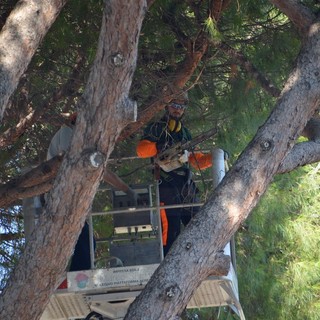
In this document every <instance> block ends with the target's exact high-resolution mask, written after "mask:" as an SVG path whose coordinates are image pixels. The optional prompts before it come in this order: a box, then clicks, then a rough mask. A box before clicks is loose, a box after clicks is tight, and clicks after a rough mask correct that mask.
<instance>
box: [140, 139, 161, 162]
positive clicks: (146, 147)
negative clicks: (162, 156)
mask: <svg viewBox="0 0 320 320" xmlns="http://www.w3.org/2000/svg"><path fill="white" fill-rule="evenodd" d="M136 152H137V155H138V157H140V158H150V157H154V156H155V155H156V154H157V152H158V150H157V144H156V143H155V142H152V141H149V140H146V139H144V140H140V141H139V143H138V145H137V148H136Z"/></svg>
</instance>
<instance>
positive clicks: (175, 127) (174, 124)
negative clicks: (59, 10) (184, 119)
mask: <svg viewBox="0 0 320 320" xmlns="http://www.w3.org/2000/svg"><path fill="white" fill-rule="evenodd" d="M168 129H169V131H170V132H179V131H180V130H181V122H180V121H179V120H174V119H170V120H169V122H168Z"/></svg>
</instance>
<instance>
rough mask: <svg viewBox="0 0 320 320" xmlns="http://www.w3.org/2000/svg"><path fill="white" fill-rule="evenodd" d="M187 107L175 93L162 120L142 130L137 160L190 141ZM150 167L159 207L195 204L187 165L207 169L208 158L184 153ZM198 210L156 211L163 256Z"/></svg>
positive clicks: (183, 96) (185, 100)
mask: <svg viewBox="0 0 320 320" xmlns="http://www.w3.org/2000/svg"><path fill="white" fill-rule="evenodd" d="M187 104H188V95H187V93H186V92H181V93H179V94H178V95H177V96H176V98H175V99H174V100H172V101H171V102H170V103H169V104H168V105H167V106H166V108H165V114H164V116H163V117H162V118H161V119H160V120H159V121H158V122H153V123H151V124H149V125H148V126H147V127H146V129H145V130H144V135H143V137H142V139H141V140H140V141H139V143H138V145H137V150H136V151H137V155H138V156H139V157H140V158H149V157H153V160H155V159H157V155H158V154H159V153H160V152H162V151H164V150H166V149H167V148H169V147H171V146H172V145H174V144H176V143H179V142H182V143H183V142H187V141H189V140H191V139H192V138H191V134H190V132H189V130H188V129H187V128H186V127H185V126H184V125H183V122H182V118H183V115H184V112H185V109H186V107H187ZM154 163H155V172H158V174H157V177H156V179H158V182H159V192H160V203H161V205H173V204H182V203H197V202H199V200H198V196H197V193H198V189H197V187H196V185H195V183H194V181H193V180H192V174H191V171H190V168H189V164H191V165H192V166H193V167H194V168H196V169H201V170H202V169H206V168H208V167H211V165H212V156H211V154H204V153H201V152H189V150H184V152H183V154H179V155H176V156H175V157H173V158H171V159H166V160H165V161H162V162H161V161H154ZM198 210H199V207H197V206H194V207H188V208H174V209H161V210H160V214H161V222H162V240H163V251H164V255H166V254H167V252H168V250H169V249H170V247H171V245H172V243H173V242H174V241H175V239H176V238H177V237H178V235H179V233H180V226H181V222H182V223H183V225H187V224H188V222H189V221H190V219H191V218H192V216H193V215H194V214H196V213H197V212H198Z"/></svg>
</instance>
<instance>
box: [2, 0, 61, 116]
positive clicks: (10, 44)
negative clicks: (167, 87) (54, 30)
mask: <svg viewBox="0 0 320 320" xmlns="http://www.w3.org/2000/svg"><path fill="white" fill-rule="evenodd" d="M66 2H67V0H29V1H23V0H21V1H19V2H18V3H17V5H16V7H15V9H14V10H13V11H12V12H11V13H10V15H9V17H8V18H7V20H6V23H5V25H4V27H3V28H2V30H1V33H0V91H1V95H0V105H1V109H0V121H1V120H2V117H3V113H4V110H5V108H6V107H7V104H8V101H9V98H10V96H11V95H12V93H13V92H14V90H15V89H16V87H17V85H18V82H19V79H20V78H21V76H22V74H23V73H24V72H25V70H26V69H27V66H28V65H29V63H30V61H31V58H32V57H33V55H34V53H35V51H36V49H37V48H38V46H39V44H40V42H41V40H42V38H43V37H44V35H45V34H46V33H47V31H48V29H49V28H50V27H51V25H52V23H53V22H54V21H55V19H56V17H57V16H58V14H59V12H60V10H61V9H62V8H63V6H64V5H65V3H66Z"/></svg>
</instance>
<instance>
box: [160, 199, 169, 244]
mask: <svg viewBox="0 0 320 320" xmlns="http://www.w3.org/2000/svg"><path fill="white" fill-rule="evenodd" d="M160 205H161V206H163V205H164V203H163V202H160ZM160 217H161V225H162V245H163V246H165V245H167V240H168V219H167V214H166V209H160Z"/></svg>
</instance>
